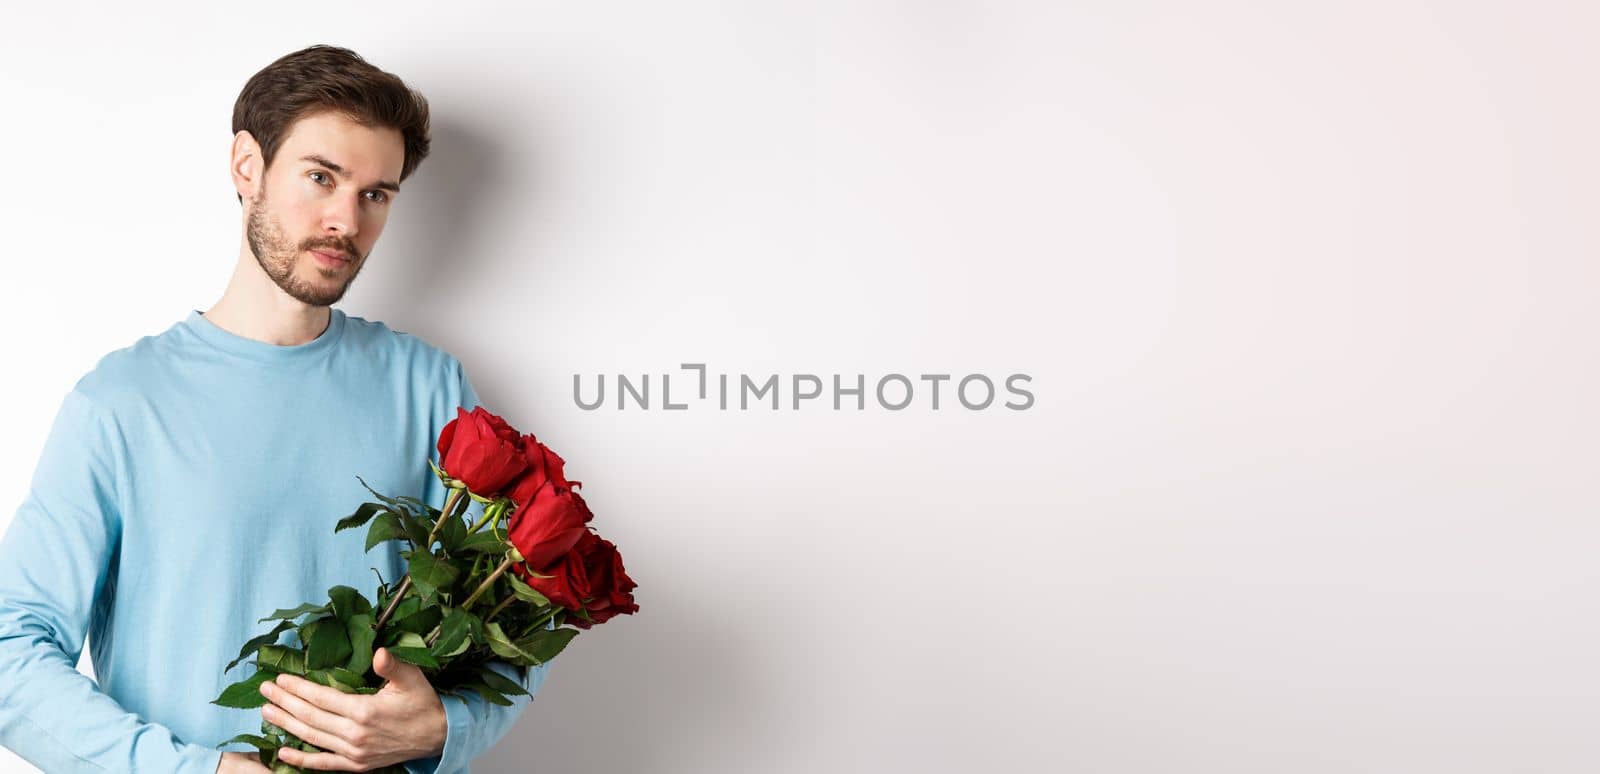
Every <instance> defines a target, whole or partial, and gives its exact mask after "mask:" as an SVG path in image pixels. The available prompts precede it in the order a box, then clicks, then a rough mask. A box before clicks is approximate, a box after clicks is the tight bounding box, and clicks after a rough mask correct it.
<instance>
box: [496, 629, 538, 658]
mask: <svg viewBox="0 0 1600 774" xmlns="http://www.w3.org/2000/svg"><path fill="white" fill-rule="evenodd" d="M483 630H484V635H485V636H486V637H488V639H489V649H490V650H492V651H494V652H495V654H496V655H498V656H500V657H501V658H504V659H506V660H508V661H510V662H512V663H515V664H522V663H534V664H537V663H539V660H538V659H537V658H535V657H534V655H533V654H532V653H528V652H526V651H524V650H522V649H521V648H519V647H517V645H516V644H515V643H513V642H512V641H511V638H510V637H507V636H506V633H505V632H504V631H502V630H501V629H500V624H499V623H498V622H495V621H490V622H488V623H486V624H484V625H483Z"/></svg>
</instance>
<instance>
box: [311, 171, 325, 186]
mask: <svg viewBox="0 0 1600 774" xmlns="http://www.w3.org/2000/svg"><path fill="white" fill-rule="evenodd" d="M311 179H312V180H314V181H316V183H317V185H322V184H323V182H324V181H326V180H327V179H328V176H327V175H324V174H322V173H321V172H312V173H311Z"/></svg>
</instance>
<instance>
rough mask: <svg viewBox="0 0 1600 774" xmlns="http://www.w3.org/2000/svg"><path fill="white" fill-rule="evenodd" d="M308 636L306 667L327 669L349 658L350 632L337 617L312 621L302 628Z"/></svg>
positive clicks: (304, 634) (302, 632)
mask: <svg viewBox="0 0 1600 774" xmlns="http://www.w3.org/2000/svg"><path fill="white" fill-rule="evenodd" d="M300 635H301V636H302V637H304V638H306V640H305V643H306V668H307V669H327V668H328V667H331V666H334V665H336V664H343V663H344V662H345V661H347V660H349V658H350V653H351V648H350V634H349V632H348V631H346V629H345V623H344V622H343V621H340V620H338V619H336V618H323V619H320V620H316V621H312V622H311V623H309V624H307V625H306V626H304V627H302V628H301V630H300Z"/></svg>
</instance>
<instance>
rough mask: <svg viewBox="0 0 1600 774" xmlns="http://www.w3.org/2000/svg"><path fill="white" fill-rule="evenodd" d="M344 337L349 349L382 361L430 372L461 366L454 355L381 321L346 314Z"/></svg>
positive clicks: (413, 334)
mask: <svg viewBox="0 0 1600 774" xmlns="http://www.w3.org/2000/svg"><path fill="white" fill-rule="evenodd" d="M345 336H346V337H348V338H349V339H350V343H351V344H352V345H353V346H356V347H359V348H363V349H365V350H368V351H369V353H370V354H374V355H378V356H381V357H385V358H389V357H393V358H400V359H401V361H402V362H405V363H408V364H410V365H411V366H412V367H414V368H421V369H427V370H432V369H459V368H460V367H461V363H460V361H458V360H457V359H456V357H455V355H452V354H450V353H449V352H448V351H446V350H445V349H444V348H443V347H441V346H439V345H437V344H434V343H433V342H432V341H429V340H428V339H425V338H423V337H422V336H420V335H417V334H415V333H411V332H409V331H405V330H401V329H399V328H396V327H393V326H391V325H389V324H388V323H386V322H384V321H382V320H369V319H367V318H365V317H360V316H357V315H353V314H346V315H345Z"/></svg>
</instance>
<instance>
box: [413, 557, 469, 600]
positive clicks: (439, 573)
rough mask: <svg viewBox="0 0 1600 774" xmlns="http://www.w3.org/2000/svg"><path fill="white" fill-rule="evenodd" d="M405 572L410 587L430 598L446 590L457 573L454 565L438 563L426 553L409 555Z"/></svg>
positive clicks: (438, 561) (437, 560)
mask: <svg viewBox="0 0 1600 774" xmlns="http://www.w3.org/2000/svg"><path fill="white" fill-rule="evenodd" d="M407 572H408V573H409V574H410V575H411V585H413V586H416V587H417V591H419V592H421V593H422V595H423V596H424V597H428V596H432V595H433V594H434V593H435V592H437V591H438V590H439V589H440V588H444V589H446V590H448V589H449V586H450V584H451V583H454V582H455V579H456V575H457V574H458V573H459V571H458V570H457V569H456V567H455V565H453V564H450V563H449V562H445V561H440V560H439V559H438V558H437V557H435V556H434V555H433V554H431V553H428V552H426V551H413V552H412V553H411V560H410V564H409V565H408V569H407Z"/></svg>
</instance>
